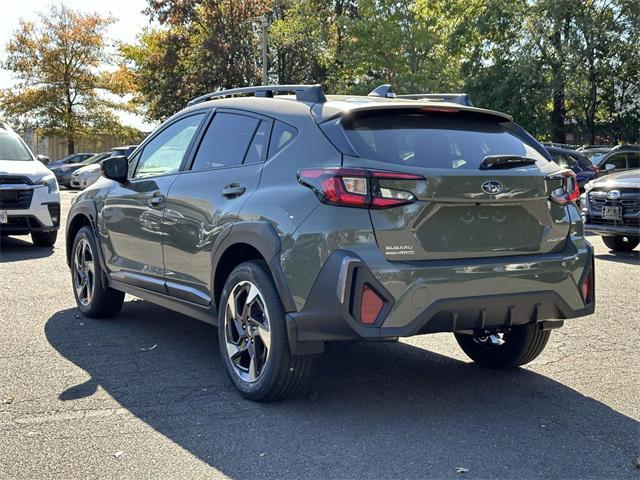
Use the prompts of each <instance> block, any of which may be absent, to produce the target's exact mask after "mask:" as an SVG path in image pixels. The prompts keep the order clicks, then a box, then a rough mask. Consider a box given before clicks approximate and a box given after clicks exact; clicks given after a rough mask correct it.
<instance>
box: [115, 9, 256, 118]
mask: <svg viewBox="0 0 640 480" xmlns="http://www.w3.org/2000/svg"><path fill="white" fill-rule="evenodd" d="M149 5H150V6H149V8H148V10H147V12H148V14H149V15H150V16H151V18H153V19H154V20H156V21H157V22H158V23H159V24H160V27H159V28H151V29H147V30H145V31H144V32H143V33H142V35H141V36H140V37H139V38H138V41H137V43H135V44H133V45H123V46H121V51H122V53H123V55H124V58H125V61H126V62H127V64H128V66H129V68H130V70H131V72H132V76H133V78H134V81H135V82H136V85H137V86H138V90H139V93H140V98H138V102H139V103H144V105H145V106H146V110H147V116H148V117H149V118H151V119H153V120H160V119H164V118H166V117H167V116H169V115H171V114H173V113H174V112H176V111H177V110H179V109H180V108H183V107H184V106H185V104H186V103H187V102H188V101H189V100H191V99H192V98H194V97H196V96H198V95H200V94H202V93H206V92H210V91H214V90H218V89H221V88H233V87H240V86H246V85H253V84H256V83H259V81H260V80H259V78H260V63H259V58H260V56H259V45H258V36H257V34H256V33H255V32H254V30H253V28H254V24H255V22H256V20H257V18H258V17H259V16H260V15H262V14H264V13H266V11H267V5H266V3H265V2H263V1H259V0H245V1H242V2H237V1H235V0H197V1H193V2H176V1H170V0H151V1H150V2H149Z"/></svg>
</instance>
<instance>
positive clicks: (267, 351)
mask: <svg viewBox="0 0 640 480" xmlns="http://www.w3.org/2000/svg"><path fill="white" fill-rule="evenodd" d="M218 342H219V347H220V354H221V356H222V361H223V363H224V365H225V368H226V370H227V373H228V374H229V376H230V378H231V381H232V382H233V384H234V385H235V387H236V388H237V389H238V391H239V392H240V393H241V394H242V396H244V397H245V398H248V399H250V400H254V401H258V402H270V401H275V400H281V399H284V398H286V397H289V396H291V395H292V394H293V393H294V392H295V391H296V390H297V389H298V388H299V387H300V386H301V385H302V384H303V381H304V379H305V377H306V375H307V372H308V371H309V366H310V362H311V359H310V358H309V357H307V356H296V355H292V354H291V351H290V349H289V340H288V334H287V328H286V321H285V311H284V307H283V305H282V301H281V300H280V296H279V295H278V291H277V289H276V286H275V284H274V282H273V279H272V278H271V274H270V272H269V269H268V267H267V264H266V263H265V262H264V261H250V262H245V263H242V264H240V265H238V266H237V267H236V268H235V269H234V270H233V271H232V272H231V274H230V275H229V278H227V280H226V282H225V285H224V288H223V290H222V295H221V298H220V303H219V308H218Z"/></svg>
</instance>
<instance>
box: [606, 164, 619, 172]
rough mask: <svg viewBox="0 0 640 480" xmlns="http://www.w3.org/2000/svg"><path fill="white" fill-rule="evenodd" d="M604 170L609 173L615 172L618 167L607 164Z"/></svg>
mask: <svg viewBox="0 0 640 480" xmlns="http://www.w3.org/2000/svg"><path fill="white" fill-rule="evenodd" d="M604 168H605V169H606V170H607V172H613V171H614V170H615V169H616V166H615V165H614V164H613V163H607V164H606V165H605V166H604Z"/></svg>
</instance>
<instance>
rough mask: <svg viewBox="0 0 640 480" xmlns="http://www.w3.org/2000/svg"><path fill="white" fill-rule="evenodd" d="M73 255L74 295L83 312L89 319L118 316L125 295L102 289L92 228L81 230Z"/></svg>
mask: <svg viewBox="0 0 640 480" xmlns="http://www.w3.org/2000/svg"><path fill="white" fill-rule="evenodd" d="M72 252H73V257H72V259H71V277H72V282H73V294H74V296H75V298H76V304H77V305H78V308H79V309H80V311H81V312H82V313H83V314H84V315H86V316H87V317H96V318H108V317H113V316H115V315H116V314H117V313H118V312H119V311H120V309H121V308H122V304H123V303H124V293H123V292H120V291H118V290H114V289H113V288H109V287H106V286H104V285H103V282H102V279H101V277H102V268H101V267H100V261H99V260H98V247H97V245H96V241H95V238H94V236H93V231H92V230H91V228H89V227H82V228H81V229H80V230H79V231H78V233H77V234H76V238H75V239H74V241H73V250H72Z"/></svg>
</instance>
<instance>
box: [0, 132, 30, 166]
mask: <svg viewBox="0 0 640 480" xmlns="http://www.w3.org/2000/svg"><path fill="white" fill-rule="evenodd" d="M0 160H17V161H28V160H33V158H32V157H31V154H30V153H29V150H27V147H25V146H24V144H23V143H22V142H21V141H20V139H19V138H18V137H17V136H16V135H15V134H12V133H9V132H6V131H2V130H0Z"/></svg>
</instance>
